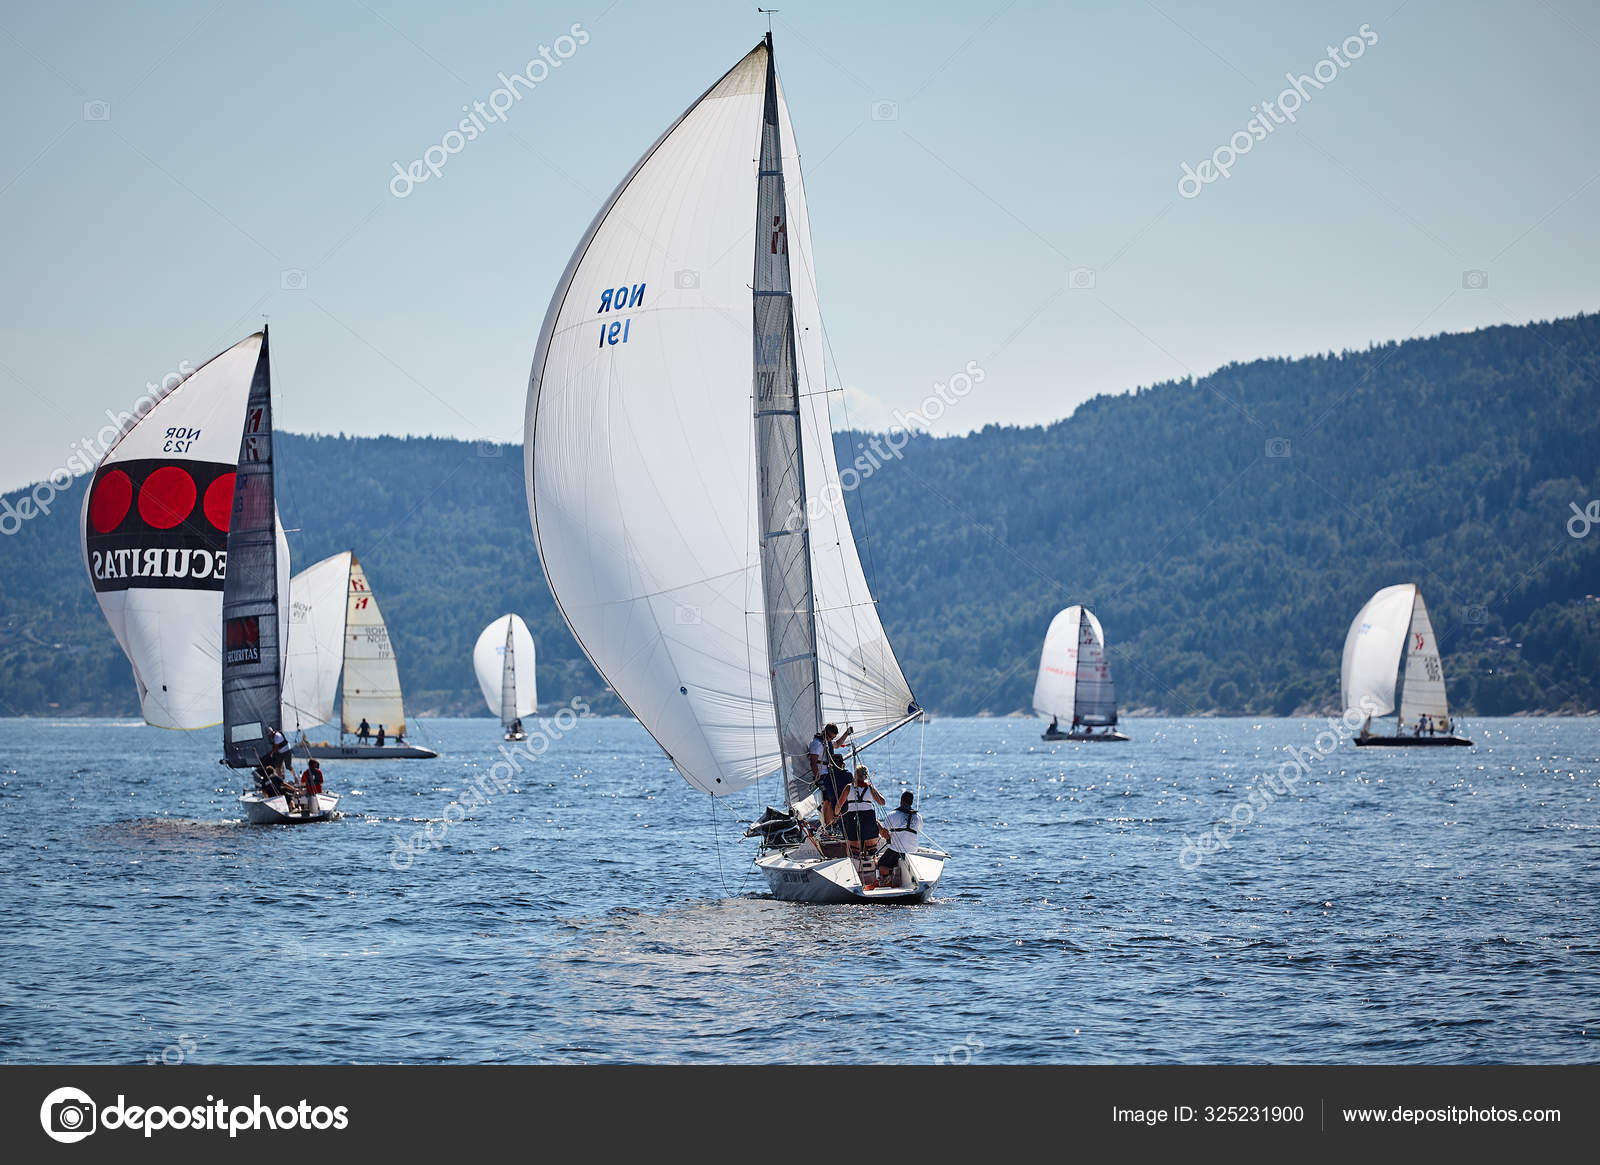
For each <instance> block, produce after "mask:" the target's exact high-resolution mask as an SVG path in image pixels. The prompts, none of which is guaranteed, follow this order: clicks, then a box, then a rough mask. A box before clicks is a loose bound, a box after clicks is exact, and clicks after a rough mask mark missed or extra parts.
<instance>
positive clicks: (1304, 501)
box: [0, 316, 1600, 715]
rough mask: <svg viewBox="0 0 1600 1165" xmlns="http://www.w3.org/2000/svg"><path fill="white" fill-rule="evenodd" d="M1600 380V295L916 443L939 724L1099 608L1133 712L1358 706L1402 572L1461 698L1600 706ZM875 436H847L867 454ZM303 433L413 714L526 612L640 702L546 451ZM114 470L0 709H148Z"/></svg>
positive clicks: (59, 551) (305, 487) (545, 657)
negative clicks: (115, 551)
mask: <svg viewBox="0 0 1600 1165" xmlns="http://www.w3.org/2000/svg"><path fill="white" fill-rule="evenodd" d="M1597 383H1600V317H1595V316H1581V317H1578V318H1576V319H1569V320H1560V321H1556V322H1553V323H1538V324H1530V325H1527V326H1522V327H1498V328H1490V329H1485V330H1483V331H1479V332H1475V333H1471V334H1467V335H1448V336H1439V337H1435V338H1431V339H1427V340H1416V341H1408V342H1405V343H1391V344H1385V345H1381V346H1377V347H1374V348H1371V349H1369V350H1367V351H1364V352H1348V353H1344V354H1341V355H1337V356H1335V355H1329V356H1325V357H1314V358H1310V359H1302V360H1262V361H1255V362H1252V363H1249V364H1243V365H1233V366H1230V367H1227V368H1224V369H1221V370H1219V371H1218V372H1216V373H1215V374H1213V375H1211V376H1208V377H1206V378H1205V379H1203V380H1201V381H1198V382H1193V383H1190V382H1181V383H1169V384H1162V385H1157V386H1155V387H1152V388H1144V389H1140V390H1139V391H1138V392H1135V393H1133V394H1130V395H1123V396H1107V397H1100V398H1096V399H1095V400H1092V401H1089V402H1088V403H1086V404H1084V405H1083V406H1081V407H1080V408H1079V409H1078V410H1077V411H1076V412H1075V413H1074V414H1073V416H1072V417H1070V418H1069V419H1067V420H1063V421H1060V422H1057V423H1056V424H1053V425H1050V426H1048V427H1042V428H1041V427H1032V428H1016V427H997V426H991V427H988V428H986V429H983V430H982V431H980V432H977V433H974V434H971V435H970V436H966V437H959V438H943V439H937V440H936V439H933V438H929V437H925V436H919V437H916V438H914V439H912V440H910V441H909V443H907V444H906V445H905V446H904V448H903V450H902V452H901V455H900V456H899V457H898V458H893V457H891V458H890V459H888V460H887V461H885V462H883V463H882V466H881V468H877V469H875V470H873V471H872V472H870V474H868V475H867V479H866V480H865V481H864V483H863V484H862V486H861V488H860V489H859V490H857V491H856V492H854V493H852V494H851V495H849V505H850V508H851V510H852V513H853V516H854V517H855V520H856V531H857V538H858V541H859V542H860V543H861V545H862V549H863V556H864V558H865V560H866V562H867V564H868V571H869V575H870V576H871V578H872V582H873V584H874V587H875V589H876V592H877V594H878V598H879V602H880V609H881V611H882V614H883V619H884V622H885V624H886V625H887V627H888V629H889V633H890V637H891V639H892V640H893V641H894V643H895V646H896V648H897V650H898V652H899V654H900V657H901V660H902V663H903V665H904V667H905V670H906V674H907V675H908V676H909V677H910V679H911V681H912V685H913V687H914V688H915V690H916V691H917V694H918V696H919V698H920V699H921V700H922V701H923V703H924V705H925V706H926V707H928V708H930V709H932V710H933V711H935V712H937V713H946V714H972V713H979V712H990V713H995V714H1005V713H1009V712H1013V711H1017V710H1019V709H1024V708H1026V707H1027V706H1028V704H1029V701H1030V697H1031V693H1032V687H1033V674H1034V669H1035V668H1036V666H1037V662H1038V652H1039V645H1040V642H1041V640H1042V638H1043V635H1044V630H1045V627H1046V626H1047V625H1048V623H1049V621H1050V617H1051V616H1052V615H1053V614H1054V612H1055V611H1057V610H1058V609H1060V608H1061V607H1063V606H1065V605H1067V604H1069V603H1073V602H1083V603H1087V604H1088V605H1090V606H1091V607H1092V608H1093V609H1094V610H1095V611H1096V613H1097V614H1098V615H1099V616H1100V619H1101V621H1102V623H1103V624H1104V626H1105V629H1106V634H1107V637H1108V639H1109V640H1110V644H1111V652H1110V654H1111V662H1112V668H1113V674H1114V675H1115V678H1116V681H1117V686H1118V692H1119V696H1120V700H1121V703H1122V705H1123V706H1124V707H1125V708H1129V709H1136V708H1147V709H1154V710H1161V711H1166V712H1171V713H1189V712H1198V711H1209V710H1215V711H1219V712H1230V711H1248V712H1257V713H1278V714H1287V713H1290V712H1294V711H1296V710H1301V711H1308V710H1313V709H1320V708H1324V707H1331V706H1332V705H1333V704H1334V702H1335V701H1336V700H1337V692H1338V671H1339V654H1340V650H1341V648H1342V645H1343V642H1344V635H1345V630H1346V628H1347V627H1348V626H1349V623H1350V620H1351V618H1352V617H1353V616H1354V615H1355V612H1356V611H1357V610H1358V609H1359V608H1360V606H1361V604H1362V603H1363V602H1365V601H1366V599H1367V598H1368V597H1369V596H1370V595H1371V594H1372V592H1374V591H1375V590H1377V589H1378V588H1379V587H1381V586H1385V585H1387V584H1389V583H1393V582H1403V581H1415V582H1417V583H1419V584H1420V585H1421V587H1422V590H1423V594H1424V595H1425V597H1426V599H1427V601H1428V604H1429V608H1430V611H1431V612H1432V615H1433V620H1434V625H1435V627H1436V629H1437V631H1438V634H1439V638H1440V641H1441V643H1442V646H1443V651H1444V658H1445V666H1446V669H1447V675H1448V678H1449V683H1450V695H1451V700H1452V703H1453V704H1455V705H1457V706H1459V707H1460V708H1461V709H1462V710H1463V711H1466V712H1469V713H1470V712H1477V713H1482V714H1499V713H1508V712H1516V711H1523V710H1529V711H1531V710H1555V709H1564V710H1570V711H1587V710H1593V709H1597V708H1600V602H1597V601H1596V600H1595V599H1594V598H1593V596H1594V595H1595V594H1596V593H1600V554H1597V548H1600V529H1597V530H1596V531H1595V532H1594V533H1593V534H1591V535H1589V536H1588V537H1585V538H1577V537H1574V536H1573V535H1572V533H1570V532H1569V528H1568V526H1569V519H1571V520H1573V529H1578V530H1581V529H1583V528H1584V527H1583V524H1582V523H1581V522H1578V521H1577V520H1576V519H1575V518H1574V512H1573V510H1572V509H1571V505H1572V504H1573V503H1576V504H1577V505H1578V507H1579V508H1580V510H1581V509H1583V508H1584V507H1586V506H1587V504H1588V503H1589V501H1590V500H1591V499H1593V498H1595V497H1597V496H1600V475H1597V474H1596V472H1595V465H1596V454H1597V453H1600V418H1597V413H1600V390H1597V387H1596V385H1597ZM981 393H982V386H981V385H980V386H978V387H977V388H976V389H975V390H974V393H973V394H972V395H970V396H968V397H967V398H966V400H965V401H964V402H963V403H961V404H960V405H958V406H956V407H957V408H966V409H972V410H974V411H978V410H981V409H982V407H983V406H982V401H981ZM868 440H869V438H868V436H867V435H863V434H841V436H840V450H841V463H847V462H848V461H850V460H851V459H853V458H854V457H855V456H856V455H857V450H858V449H860V448H862V447H863V446H864V445H865V443H866V442H867V441H868ZM879 447H880V448H882V445H881V444H880V446H879ZM278 451H279V452H278V455H279V459H280V466H281V470H280V477H279V480H280V483H281V485H280V499H279V501H280V508H281V510H282V514H283V519H284V523H285V525H286V526H288V527H290V528H291V529H292V530H294V531H295V532H294V533H291V534H290V542H291V546H292V547H293V554H294V561H295V565H296V567H297V569H298V568H300V567H304V566H306V565H309V564H310V563H311V562H313V561H315V560H316V559H318V558H321V557H322V556H324V555H327V554H331V553H333V552H334V551H336V550H340V549H345V548H354V549H355V551H356V553H357V554H358V556H359V557H360V558H361V560H362V562H363V564H364V565H365V566H366V569H367V573H368V576H369V578H370V580H371V582H372V585H373V587H374V589H375V591H376V593H377V595H378V597H379V600H380V602H381V604H382V607H383V611H384V614H385V616H386V617H387V619H388V622H389V625H390V629H391V632H392V635H393V637H394V641H395V647H396V651H397V653H398V655H399V658H400V666H401V678H402V680H403V682H404V684H405V686H406V691H407V703H408V705H409V706H410V707H411V709H412V710H413V712H421V713H424V714H426V713H428V712H444V713H461V712H473V713H486V712H487V709H485V708H484V707H483V705H482V701H481V698H480V697H479V696H478V694H477V688H476V684H475V682H474V680H473V676H472V668H471V662H470V653H471V648H472V644H473V641H474V640H475V639H476V637H477V634H478V632H479V630H480V629H481V628H482V627H483V626H484V625H485V624H486V623H488V622H489V621H490V620H491V619H493V618H494V617H496V616H498V615H500V614H502V613H504V612H505V611H508V610H515V611H518V612H519V613H521V614H522V615H523V617H524V618H526V619H527V621H528V624H529V626H530V628H531V629H532V631H533V634H534V637H535V639H536V641H537V643H538V647H539V665H538V672H539V675H538V679H539V691H540V695H541V700H542V701H543V702H545V703H548V702H550V701H552V700H558V701H559V700H565V699H567V698H569V697H571V696H574V695H580V694H581V695H583V696H584V697H585V698H586V699H588V700H589V701H590V702H591V704H593V705H594V706H595V708H596V709H597V710H600V711H608V710H609V711H616V710H619V707H618V705H617V703H616V701H615V700H614V699H611V698H609V697H608V696H607V695H606V694H605V692H604V690H603V684H602V682H601V681H600V679H599V677H598V676H597V675H596V674H595V673H594V671H593V669H592V668H590V667H589V665H588V662H587V661H586V660H585V659H584V657H583V655H582V652H581V651H580V650H579V649H578V647H577V645H576V643H575V642H574V641H573V639H572V637H571V635H570V634H569V633H568V631H567V629H566V626H565V624H564V623H563V622H562V620H561V617H560V614H559V613H558V612H557V611H556V609H555V605H554V603H553V601H552V599H551V597H550V594H549V591H548V589H547V588H546V586H545V584H544V580H543V577H542V575H541V574H540V570H539V562H538V555H537V553H536V552H535V550H534V547H533V542H532V538H531V535H530V534H529V530H528V521H527V511H526V505H525V502H524V497H523V488H522V458H521V451H520V449H517V448H515V447H511V446H485V445H474V444H471V443H467V442H461V441H453V440H443V439H433V438H422V439H417V438H411V439H402V438H390V437H385V438H345V437H305V436H296V435H280V437H279V439H278ZM86 480H87V479H80V480H79V481H78V482H77V483H76V484H75V486H74V487H73V489H72V490H71V491H69V492H67V493H63V494H62V495H60V496H59V497H57V498H55V499H54V503H53V506H52V510H51V512H50V513H49V514H48V515H42V516H39V517H35V518H33V519H31V520H29V521H25V522H22V523H20V527H21V528H20V529H18V530H17V531H16V533H14V534H12V535H11V536H9V537H5V538H0V554H3V555H4V565H5V569H4V571H3V572H0V714H6V715H19V714H45V713H53V714H63V713H80V714H81V713H100V714H123V713H132V712H136V710H137V706H136V701H135V698H134V691H133V683H132V679H131V676H130V672H129V668H128V666H127V663H126V661H125V660H124V659H123V657H122V654H121V652H120V651H119V650H118V648H117V646H116V644H115V641H114V640H113V639H112V637H111V634H110V631H109V630H108V629H107V628H106V626H105V623H104V621H103V620H102V619H101V617H100V615H99V611H98V608H97V605H96V603H95V601H94V596H93V594H92V593H91V591H90V588H89V584H88V581H87V579H86V578H85V575H84V571H83V567H82V564H81V562H80V559H79V553H78V549H77V515H78V507H79V504H80V502H81V499H82V490H83V488H84V486H85V484H86ZM20 496H21V494H20V492H19V493H13V494H10V495H7V496H6V500H7V501H9V502H10V503H12V504H13V505H15V504H16V502H17V500H18V499H19V497H20ZM10 525H12V523H7V527H8V528H9V527H10Z"/></svg>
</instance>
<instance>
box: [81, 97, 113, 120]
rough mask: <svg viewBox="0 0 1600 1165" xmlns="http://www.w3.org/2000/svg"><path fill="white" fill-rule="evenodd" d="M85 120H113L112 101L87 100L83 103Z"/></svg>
mask: <svg viewBox="0 0 1600 1165" xmlns="http://www.w3.org/2000/svg"><path fill="white" fill-rule="evenodd" d="M83 120H84V121H110V120H111V102H109V101H85V102H84V103H83Z"/></svg>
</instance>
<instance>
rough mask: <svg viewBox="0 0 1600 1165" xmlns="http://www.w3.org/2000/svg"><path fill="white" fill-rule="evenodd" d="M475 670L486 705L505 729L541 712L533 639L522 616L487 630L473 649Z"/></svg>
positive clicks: (498, 622)
mask: <svg viewBox="0 0 1600 1165" xmlns="http://www.w3.org/2000/svg"><path fill="white" fill-rule="evenodd" d="M472 670H473V673H474V674H475V675H476V676H477V677H478V688H479V689H480V690H481V691H482V692H483V702H484V703H485V704H487V705H488V706H489V711H490V712H492V713H494V714H495V715H496V716H498V717H499V718H500V723H501V724H502V725H503V726H504V727H507V728H509V727H510V726H511V722H512V721H513V720H516V719H520V718H521V717H523V716H532V715H534V714H535V713H537V712H538V711H539V692H538V688H537V686H536V684H535V683H534V651H533V635H532V633H531V632H529V630H528V625H527V624H526V623H524V622H523V621H522V618H521V616H519V615H502V616H500V618H498V619H496V620H495V621H494V622H493V623H490V624H489V625H488V626H487V627H485V628H484V629H483V631H482V633H481V634H480V635H479V636H478V642H477V643H476V644H474V645H473V648H472Z"/></svg>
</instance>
